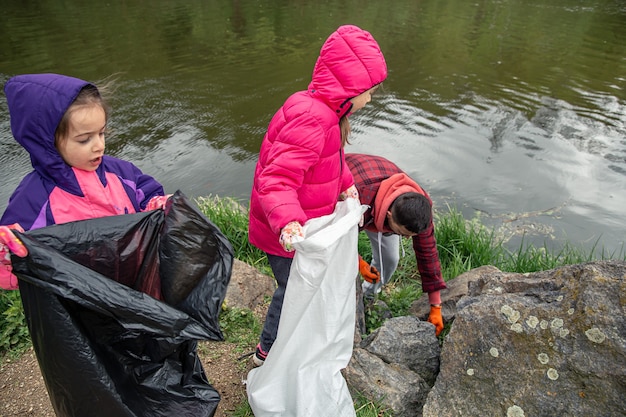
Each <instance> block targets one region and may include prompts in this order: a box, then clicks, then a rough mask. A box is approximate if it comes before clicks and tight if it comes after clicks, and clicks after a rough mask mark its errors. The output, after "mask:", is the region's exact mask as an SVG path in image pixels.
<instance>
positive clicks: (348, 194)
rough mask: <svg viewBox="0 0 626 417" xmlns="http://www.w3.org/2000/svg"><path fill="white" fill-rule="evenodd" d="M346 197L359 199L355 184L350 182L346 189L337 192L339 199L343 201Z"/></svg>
mask: <svg viewBox="0 0 626 417" xmlns="http://www.w3.org/2000/svg"><path fill="white" fill-rule="evenodd" d="M346 198H354V199H355V200H356V201H359V191H358V190H357V189H356V185H354V184H352V185H351V186H350V187H348V189H347V190H345V191H344V192H342V193H341V194H339V200H341V201H344V200H345V199H346Z"/></svg>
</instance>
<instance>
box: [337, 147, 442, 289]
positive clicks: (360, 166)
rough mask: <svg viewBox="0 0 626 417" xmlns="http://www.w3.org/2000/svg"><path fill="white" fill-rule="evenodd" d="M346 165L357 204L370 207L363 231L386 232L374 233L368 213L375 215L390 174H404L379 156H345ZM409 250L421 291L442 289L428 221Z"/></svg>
mask: <svg viewBox="0 0 626 417" xmlns="http://www.w3.org/2000/svg"><path fill="white" fill-rule="evenodd" d="M346 162H347V163H348V166H349V167H350V172H352V176H354V184H355V185H356V188H357V190H358V191H359V198H360V200H361V204H367V205H368V206H370V208H369V209H368V210H367V211H366V212H365V214H364V216H363V227H364V228H365V229H367V230H371V231H379V232H388V230H377V229H376V227H375V225H374V217H373V216H372V211H373V212H374V213H375V212H376V207H375V206H374V202H375V200H376V193H378V188H379V187H380V183H381V182H382V181H384V180H386V179H387V178H389V177H390V176H392V175H394V174H398V173H405V172H404V171H402V170H401V169H400V168H399V167H398V166H397V165H396V164H394V163H393V162H391V161H389V160H387V159H385V158H383V157H380V156H374V155H365V154H354V153H353V154H350V153H347V154H346ZM416 191H417V190H416ZM424 195H425V196H426V197H427V198H428V199H429V200H430V196H428V194H427V193H426V191H424ZM413 250H414V251H415V259H416V260H417V269H418V270H419V273H420V276H421V279H422V290H423V291H424V292H433V291H437V290H442V289H444V288H446V284H445V282H444V280H443V277H442V276H441V262H440V261H439V252H437V241H436V240H435V227H434V225H433V222H432V220H431V222H430V226H429V227H428V228H427V229H426V230H425V231H423V232H422V233H420V234H418V235H416V236H413Z"/></svg>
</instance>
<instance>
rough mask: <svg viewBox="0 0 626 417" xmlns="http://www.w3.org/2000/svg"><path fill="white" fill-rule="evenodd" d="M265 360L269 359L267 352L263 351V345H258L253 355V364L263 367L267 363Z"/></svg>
mask: <svg viewBox="0 0 626 417" xmlns="http://www.w3.org/2000/svg"><path fill="white" fill-rule="evenodd" d="M265 358H267V352H264V351H263V349H261V344H260V343H259V344H258V345H256V350H255V352H254V355H252V362H254V366H261V365H263V364H264V363H265Z"/></svg>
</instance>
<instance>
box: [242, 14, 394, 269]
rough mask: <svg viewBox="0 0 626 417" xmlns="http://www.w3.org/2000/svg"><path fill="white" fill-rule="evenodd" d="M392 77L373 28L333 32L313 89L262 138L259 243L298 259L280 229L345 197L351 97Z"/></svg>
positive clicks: (255, 190)
mask: <svg viewBox="0 0 626 417" xmlns="http://www.w3.org/2000/svg"><path fill="white" fill-rule="evenodd" d="M386 77H387V65H386V63H385V58H384V57H383V54H382V52H381V50H380V47H379V46H378V43H377V42H376V40H374V38H373V37H372V35H370V33H369V32H367V31H364V30H362V29H360V28H358V27H356V26H352V25H346V26H341V27H339V28H338V29H337V30H336V31H335V32H334V33H332V34H331V35H330V36H329V37H328V39H327V40H326V42H325V43H324V45H323V46H322V49H321V51H320V56H319V57H318V59H317V62H316V64H315V68H314V69H313V77H312V81H311V83H310V84H309V87H308V90H307V91H300V92H297V93H295V94H293V95H292V96H291V97H289V98H288V99H287V101H285V103H284V104H283V106H282V107H281V108H280V109H279V110H278V111H277V112H276V114H275V115H274V117H273V118H272V120H271V122H270V124H269V127H268V130H267V133H266V134H265V137H264V138H263V143H262V144H261V150H260V153H259V160H258V162H257V165H256V169H255V173H254V184H253V187H252V193H251V197H250V219H249V240H250V242H251V243H252V244H253V245H254V246H256V247H258V248H259V249H261V250H263V251H264V252H267V253H269V254H272V255H278V256H284V257H293V252H291V253H290V252H285V251H284V250H283V248H282V247H281V246H280V244H279V243H278V238H279V235H280V231H281V229H282V228H283V227H284V226H285V225H286V224H287V223H289V222H291V221H298V222H300V224H304V223H305V222H306V221H307V220H309V219H311V218H315V217H320V216H324V215H327V214H330V213H332V212H333V210H334V208H335V204H336V203H337V200H338V197H339V194H340V193H341V192H342V191H345V190H346V189H347V188H348V187H350V186H351V185H352V184H353V183H354V180H353V178H352V174H351V173H350V170H349V169H348V167H347V165H346V162H345V159H344V154H343V149H342V145H341V132H340V128H339V120H340V119H341V117H342V116H344V115H348V114H349V112H350V109H351V108H352V103H351V102H350V99H352V98H354V97H356V96H358V95H359V94H361V93H363V92H365V91H367V90H369V89H370V88H372V87H374V86H375V85H378V84H380V83H381V82H383V81H384V80H385V78H386Z"/></svg>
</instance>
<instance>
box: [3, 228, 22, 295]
mask: <svg viewBox="0 0 626 417" xmlns="http://www.w3.org/2000/svg"><path fill="white" fill-rule="evenodd" d="M11 229H14V230H18V231H20V232H24V229H22V227H21V226H20V225H19V224H17V223H15V224H13V225H11V226H0V288H4V289H5V290H16V289H17V288H18V287H17V277H16V276H15V275H14V274H13V272H12V271H13V266H12V264H11V252H13V253H14V254H15V255H17V256H19V257H22V258H23V257H24V256H26V255H28V249H26V246H24V244H23V243H22V241H21V240H19V239H18V238H17V237H16V236H15V234H13V231H12V230H11Z"/></svg>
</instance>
